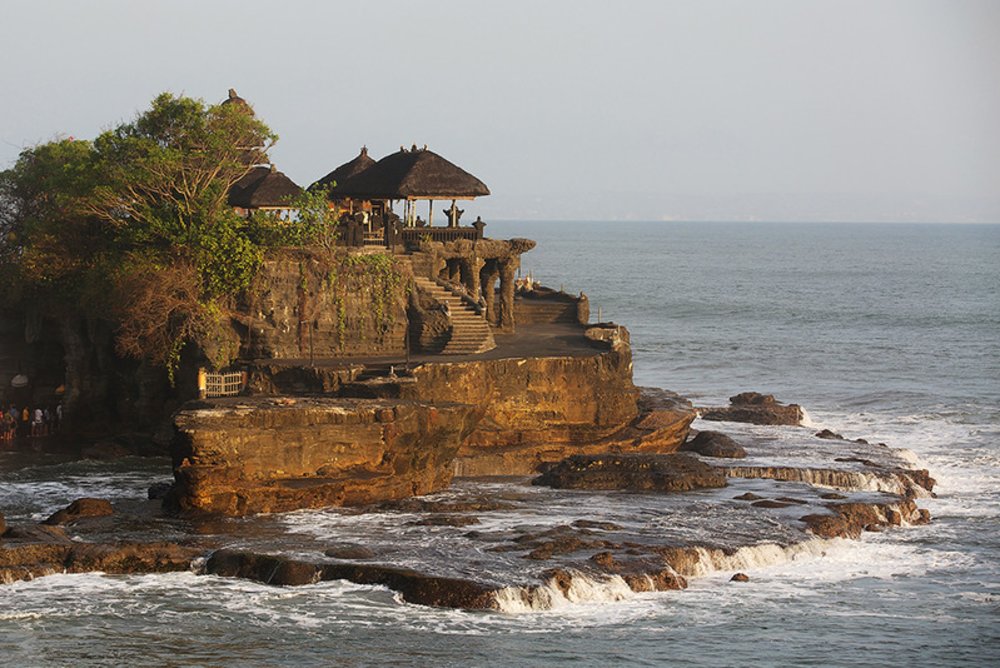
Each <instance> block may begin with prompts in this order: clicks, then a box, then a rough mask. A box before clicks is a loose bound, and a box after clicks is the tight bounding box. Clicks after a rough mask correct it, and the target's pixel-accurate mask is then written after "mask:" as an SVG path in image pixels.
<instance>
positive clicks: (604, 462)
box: [0, 401, 933, 611]
mask: <svg viewBox="0 0 1000 668" xmlns="http://www.w3.org/2000/svg"><path fill="white" fill-rule="evenodd" d="M303 403H304V405H306V406H308V405H309V402H308V401H306V402H303ZM290 405H291V406H298V407H299V408H302V405H303V404H300V403H299V402H298V401H296V402H295V403H294V404H290ZM278 412H279V413H281V411H278ZM372 416H373V417H372V423H371V424H373V425H382V426H384V425H392V424H393V423H394V419H395V417H396V416H395V415H394V414H393V413H392V412H391V411H388V412H387V408H386V407H384V406H383V407H381V408H379V409H378V410H373V412H372ZM732 428H733V429H734V434H736V436H737V438H738V439H739V441H740V445H741V447H743V448H744V449H745V451H746V453H747V457H746V458H745V459H743V460H740V461H739V462H738V463H737V462H733V461H726V460H722V459H718V458H711V457H705V456H704V455H701V457H704V459H700V458H699V457H698V456H695V455H689V454H683V453H675V454H666V455H644V454H632V453H616V452H611V453H605V454H602V455H586V456H574V457H570V458H568V459H565V460H564V461H561V462H559V463H556V464H553V465H551V466H550V467H549V470H548V471H547V472H546V473H545V474H544V475H543V476H542V477H543V478H544V477H546V476H551V477H552V478H553V479H554V480H555V479H563V482H562V483H560V484H565V485H566V487H565V488H561V487H548V486H540V485H532V484H530V483H531V480H530V479H529V478H528V477H521V478H510V477H506V478H490V479H459V480H457V481H454V482H453V483H452V484H451V486H450V487H448V488H447V489H445V490H442V491H439V492H437V493H434V494H432V495H430V496H418V497H410V496H407V497H406V498H400V499H395V500H389V501H381V502H378V503H370V504H364V505H359V506H353V507H335V508H325V509H316V510H306V511H300V512H296V513H287V514H273V515H260V516H250V517H242V518H236V517H226V516H222V515H214V516H212V515H208V516H200V515H197V516H189V515H186V516H183V517H180V518H177V517H174V518H170V517H168V516H164V515H162V512H161V511H160V510H159V508H160V505H159V503H158V502H156V501H145V500H143V499H140V498H139V497H138V496H137V498H136V500H135V501H131V502H126V501H123V500H122V499H120V498H117V497H116V498H115V499H114V507H113V510H114V511H115V512H114V513H113V514H110V515H107V514H101V512H97V513H95V514H87V513H85V512H83V511H84V508H83V506H87V505H88V504H86V503H80V504H77V505H78V507H77V509H76V510H75V512H74V513H72V514H70V513H68V512H66V511H69V510H70V509H69V508H67V509H65V510H64V511H60V512H63V513H65V516H66V517H67V518H68V517H69V516H70V515H72V516H73V519H72V520H68V519H67V521H68V522H69V523H68V524H65V525H48V524H36V523H33V522H25V521H24V519H23V517H24V516H23V515H21V516H20V517H19V518H17V519H15V521H14V522H13V523H12V524H13V526H10V527H9V528H8V530H7V531H6V533H4V534H3V536H2V538H0V580H3V581H6V582H10V581H13V580H17V579H26V578H33V577H39V576H42V575H47V574H52V573H62V572H73V573H76V572H86V571H90V570H99V571H104V572H108V573H143V572H163V571H169V570H184V569H189V568H197V567H198V566H197V565H198V564H200V563H202V561H203V559H207V561H206V566H205V567H204V572H205V573H206V574H207V575H213V576H225V577H242V578H250V579H254V580H257V581H259V582H262V583H267V584H271V585H280V586H303V587H309V586H310V585H312V584H314V583H317V582H321V581H325V580H336V579H343V580H349V581H351V582H357V583H361V584H369V585H377V586H382V587H386V588H389V589H391V590H393V591H394V592H396V593H397V594H398V595H399V597H400V598H401V599H402V600H404V601H407V602H410V603H416V604H422V605H433V606H445V607H457V608H467V609H477V610H479V609H499V610H505V611H520V610H536V609H546V608H547V607H552V606H554V605H558V604H560V603H559V602H560V601H571V602H572V601H579V600H587V597H594V596H597V597H610V598H612V599H614V598H616V597H622V596H626V595H628V594H629V593H630V592H643V591H665V590H678V589H683V588H684V587H685V586H686V585H687V582H688V580H690V579H691V578H696V577H700V576H703V575H705V574H707V573H712V572H717V571H723V572H728V573H734V572H740V573H743V572H744V571H746V573H749V574H750V575H751V576H752V575H753V571H752V570H750V569H752V568H754V567H755V566H756V565H764V564H770V563H775V562H776V561H781V560H783V559H791V558H796V557H797V556H798V555H800V554H807V555H814V556H816V557H817V558H818V557H819V556H820V555H821V554H822V552H823V550H824V549H826V548H825V542H824V541H826V540H827V539H830V538H856V537H858V536H860V535H861V534H862V533H863V532H865V531H882V530H891V529H892V528H894V527H896V526H902V525H908V524H921V523H925V522H927V521H929V515H928V513H927V512H926V511H925V510H923V509H921V508H919V507H918V505H917V499H918V498H919V497H920V496H926V495H927V494H929V493H930V489H931V488H932V487H933V481H932V479H931V478H930V476H929V474H927V472H926V471H923V470H913V469H912V468H908V466H910V467H912V464H908V463H907V462H908V461H912V460H907V458H906V457H905V456H904V455H903V454H901V453H899V452H897V451H894V450H892V449H891V448H887V447H885V446H880V445H877V444H876V445H873V444H863V443H860V442H858V441H852V440H846V439H844V440H841V439H822V438H817V437H815V436H814V435H813V434H812V433H811V432H805V431H804V430H783V429H772V428H759V427H738V426H734V427H732ZM800 432H801V433H800ZM156 479H157V478H156V477H152V476H151V477H150V482H152V481H155V480H156ZM309 482H310V481H306V483H307V484H306V488H308V483H309ZM726 483H728V487H721V486H720V485H724V484H726ZM299 484H301V483H299ZM922 485H927V486H928V487H924V486H922ZM147 486H148V483H145V484H143V485H140V486H138V488H137V494H139V495H140V496H141V497H145V496H146V493H145V488H146V487H147ZM921 490H922V491H921ZM664 491H669V492H670V493H663V492H664ZM56 507H58V506H56ZM101 508H105V509H106V507H105V506H104V504H103V503H96V504H95V505H94V508H93V509H94V510H99V509H101ZM46 512H51V510H49V509H46ZM40 516H41V517H44V514H42V515H40ZM9 517H10V516H9V514H8V519H9Z"/></svg>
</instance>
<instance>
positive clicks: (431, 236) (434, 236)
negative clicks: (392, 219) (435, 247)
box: [400, 227, 483, 246]
mask: <svg viewBox="0 0 1000 668" xmlns="http://www.w3.org/2000/svg"><path fill="white" fill-rule="evenodd" d="M400 236H401V237H402V239H403V243H404V244H406V245H407V246H409V245H418V244H419V243H420V242H421V241H423V240H425V239H427V240H429V241H441V242H445V243H447V242H449V241H455V240H456V239H469V240H470V241H476V240H477V239H482V238H483V230H482V228H481V227H405V228H403V229H402V230H401V232H400Z"/></svg>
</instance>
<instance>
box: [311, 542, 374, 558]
mask: <svg viewBox="0 0 1000 668" xmlns="http://www.w3.org/2000/svg"><path fill="white" fill-rule="evenodd" d="M323 554H325V555H326V556H328V557H330V558H332V559H374V558H375V551H374V550H372V549H371V548H368V547H365V546H364V545H338V546H336V547H331V548H330V549H329V550H326V551H325V552H324V553H323Z"/></svg>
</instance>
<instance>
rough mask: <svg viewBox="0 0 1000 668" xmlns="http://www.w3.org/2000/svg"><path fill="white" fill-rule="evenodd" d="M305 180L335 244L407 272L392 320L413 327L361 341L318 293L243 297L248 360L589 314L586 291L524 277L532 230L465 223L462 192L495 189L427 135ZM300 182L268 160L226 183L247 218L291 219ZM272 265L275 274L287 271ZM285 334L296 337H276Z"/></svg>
mask: <svg viewBox="0 0 1000 668" xmlns="http://www.w3.org/2000/svg"><path fill="white" fill-rule="evenodd" d="M224 104H239V105H241V106H242V107H245V108H246V109H247V111H248V113H253V111H252V109H251V108H250V106H249V105H248V104H247V103H246V101H244V100H243V99H242V98H240V97H239V96H237V95H236V92H235V91H234V90H230V93H229V99H227V100H226V101H225V102H224ZM308 189H309V190H310V191H314V192H315V191H322V192H325V193H326V197H327V202H328V206H329V208H330V210H331V211H332V212H333V213H334V217H335V218H336V220H337V221H338V222H337V234H336V244H337V246H339V247H342V248H344V249H345V250H346V251H347V252H348V253H349V254H350V255H354V256H358V255H362V256H365V255H388V256H391V257H392V258H393V260H394V262H395V263H396V265H397V266H398V267H402V268H403V270H404V272H405V273H407V274H409V273H410V272H412V275H413V287H414V291H413V293H412V294H411V295H410V297H409V304H408V305H407V306H406V307H405V310H406V313H405V316H404V317H402V318H400V319H399V320H400V321H401V322H405V323H406V324H407V325H408V326H407V327H405V328H404V327H397V324H396V323H395V322H393V323H392V324H391V325H389V324H383V326H382V327H381V329H383V330H385V331H372V332H368V333H367V335H365V339H366V340H365V342H364V343H363V344H362V343H361V342H360V341H352V340H351V333H350V332H349V331H345V330H347V329H350V328H348V327H345V323H344V322H343V320H344V319H345V314H344V313H343V312H341V313H340V315H339V316H338V319H339V323H335V322H332V321H331V316H330V315H329V312H328V311H329V309H326V311H327V312H324V309H323V308H322V307H321V306H320V305H318V304H312V305H310V304H307V303H305V302H308V301H310V298H309V296H307V297H305V298H304V299H303V298H300V296H296V295H295V294H292V293H291V292H289V294H286V295H285V297H286V298H287V301H285V302H284V303H281V302H280V300H275V302H274V303H267V304H255V305H253V307H252V308H251V305H249V304H247V305H244V306H245V307H246V311H247V313H246V316H247V318H246V320H247V322H246V327H247V331H246V332H245V335H244V336H242V337H241V338H243V339H244V342H243V350H242V351H241V352H242V355H241V358H243V359H247V358H252V359H275V358H280V359H298V360H302V359H305V358H309V359H310V361H311V362H312V363H313V364H314V363H315V360H317V359H340V358H344V357H351V356H355V357H356V356H361V357H371V356H389V357H391V356H396V357H398V356H399V355H400V354H403V355H406V356H409V355H410V354H411V353H413V354H445V355H469V354H479V353H485V352H487V351H490V350H492V349H494V348H495V347H496V345H497V344H496V339H495V336H494V335H495V334H500V333H505V334H513V333H514V332H515V323H516V322H517V321H518V320H519V319H520V320H522V321H524V322H525V324H527V323H529V322H536V321H537V322H544V323H548V324H552V325H554V324H556V323H563V324H570V323H571V324H572V325H575V326H577V327H579V326H580V324H581V323H586V321H587V319H588V318H589V308H588V304H587V300H586V297H585V296H583V295H580V296H572V295H568V294H565V293H562V292H555V291H552V290H547V289H545V288H541V287H540V286H537V285H534V284H533V282H532V281H531V280H530V278H527V277H526V278H519V273H520V256H521V253H523V252H525V251H528V250H530V249H531V248H533V247H534V245H535V243H534V242H533V241H531V240H528V239H511V240H506V241H500V240H494V239H489V238H487V237H486V236H485V233H484V230H485V228H486V223H485V222H484V221H483V220H482V218H481V217H478V216H477V217H476V219H475V221H473V222H472V223H471V224H463V220H462V219H463V214H464V213H465V209H464V208H460V206H459V203H460V202H467V201H471V200H474V199H476V198H477V197H483V196H486V195H489V194H490V190H489V188H488V187H487V186H486V184H485V183H483V182H482V181H481V180H480V179H478V178H477V177H475V176H474V175H472V174H470V173H469V172H467V171H465V170H464V169H462V168H461V167H459V166H457V165H455V164H454V163H452V162H451V161H449V160H447V159H446V158H444V157H442V156H441V155H438V154H437V153H435V152H434V151H431V150H430V149H428V148H427V147H426V146H422V147H418V146H416V145H412V146H411V147H409V148H407V147H405V146H400V148H399V150H398V151H396V152H394V153H391V154H389V155H387V156H385V157H383V158H381V159H379V160H375V159H374V158H372V157H371V156H370V155H369V154H368V149H367V147H366V146H364V147H362V148H361V150H360V152H359V154H358V155H357V156H356V157H354V158H353V159H351V160H349V161H347V162H345V163H344V164H342V165H340V166H338V167H336V168H335V169H333V170H332V171H330V172H329V173H328V174H326V175H325V176H323V177H321V178H320V179H318V180H317V181H316V182H314V183H313V184H311V185H310V186H309V187H308ZM302 193H303V188H302V187H301V186H299V185H298V184H296V183H295V182H294V181H292V180H291V179H290V178H289V177H288V176H286V175H285V174H284V173H282V172H281V171H279V170H278V169H277V168H276V167H275V166H274V165H273V164H262V165H255V166H253V167H252V168H251V169H250V171H249V172H248V173H247V174H246V175H245V176H244V177H243V178H241V179H240V180H239V181H238V182H236V183H235V184H234V185H233V186H232V187H231V189H230V191H229V204H230V205H231V206H232V207H233V208H234V210H235V211H236V212H237V213H238V214H239V215H241V216H243V217H252V216H255V215H259V214H260V213H267V214H269V215H274V214H277V215H279V216H281V217H282V218H285V219H287V220H288V221H289V224H294V220H295V216H296V212H295V210H294V208H293V207H294V204H293V203H294V202H295V200H296V198H297V197H298V196H300V195H301V194H302ZM425 202H426V204H424V203H425ZM442 204H443V205H444V206H441V205H442ZM436 207H440V208H439V210H438V211H437V212H435V208H436ZM435 214H437V215H435ZM265 269H267V268H266V267H265ZM272 269H273V268H272ZM284 269H287V267H286V268H284ZM276 271H277V273H276V275H282V271H283V270H276ZM286 273H287V272H286ZM265 296H266V295H265ZM300 301H301V302H302V303H297V302H300ZM318 301H321V300H318ZM351 301H352V300H351V299H347V300H346V302H351ZM289 302H290V303H289ZM350 306H351V304H350V303H343V304H341V306H340V309H341V311H344V310H345V309H346V310H347V311H348V313H347V314H346V316H347V318H348V319H350V316H351V309H350ZM357 306H358V307H360V306H361V305H360V304H358V305H357ZM393 306H395V305H393ZM290 307H291V308H292V310H294V311H295V312H294V313H293V312H289V311H288V309H289V308H290ZM306 311H310V312H309V313H306ZM356 315H357V314H356ZM400 315H403V314H402V313H401V314H400ZM581 318H582V320H581ZM338 324H339V327H338ZM353 324H355V325H358V324H360V323H358V322H355V323H353ZM338 329H339V331H337V332H332V331H330V330H338ZM362 329H364V328H363V327H362ZM375 329H376V330H377V329H380V328H378V327H376V328H375ZM289 337H291V339H292V340H291V341H281V340H283V339H286V338H289Z"/></svg>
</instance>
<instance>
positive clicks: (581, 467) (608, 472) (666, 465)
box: [533, 454, 726, 492]
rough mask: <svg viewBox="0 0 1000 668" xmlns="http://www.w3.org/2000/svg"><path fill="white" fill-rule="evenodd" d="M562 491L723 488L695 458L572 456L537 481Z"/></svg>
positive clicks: (721, 478)
mask: <svg viewBox="0 0 1000 668" xmlns="http://www.w3.org/2000/svg"><path fill="white" fill-rule="evenodd" d="M533 482H534V484H536V485H545V486H548V487H555V488H561V489H620V490H631V491H655V492H688V491H691V490H694V489H708V488H714V487H725V486H726V477H725V474H724V473H723V472H722V471H720V470H719V469H716V468H713V467H711V466H709V465H708V464H705V463H704V462H701V461H699V460H697V459H695V458H694V457H691V456H689V455H683V454H674V455H634V454H628V455H625V454H623V455H612V454H607V455H574V456H572V457H569V458H567V459H564V460H563V461H561V462H559V463H558V464H556V465H554V466H552V467H550V468H549V469H548V470H547V471H546V472H545V473H543V474H542V475H541V476H539V477H538V478H536V479H535V480H534V481H533Z"/></svg>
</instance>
